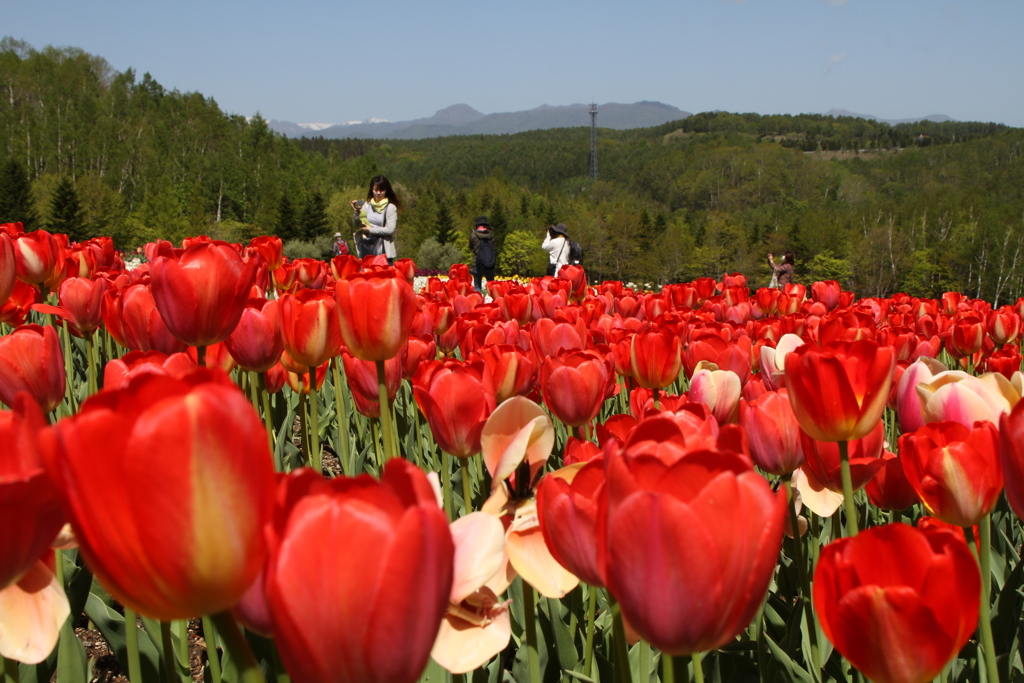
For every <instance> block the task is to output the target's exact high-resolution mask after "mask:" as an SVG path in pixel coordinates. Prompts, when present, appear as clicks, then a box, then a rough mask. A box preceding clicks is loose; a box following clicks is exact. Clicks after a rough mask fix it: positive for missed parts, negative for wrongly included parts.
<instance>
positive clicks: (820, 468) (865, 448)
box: [800, 420, 885, 493]
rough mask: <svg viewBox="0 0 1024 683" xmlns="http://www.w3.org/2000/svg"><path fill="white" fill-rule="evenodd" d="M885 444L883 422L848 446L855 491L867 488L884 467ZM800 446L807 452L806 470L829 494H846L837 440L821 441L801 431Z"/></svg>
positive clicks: (879, 422)
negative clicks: (833, 492)
mask: <svg viewBox="0 0 1024 683" xmlns="http://www.w3.org/2000/svg"><path fill="white" fill-rule="evenodd" d="M884 442H885V429H884V427H883V425H882V422H881V420H879V421H878V422H876V423H875V428H874V429H872V430H871V431H870V432H868V434H867V436H865V437H864V438H862V439H854V440H853V441H850V442H849V443H848V445H847V448H848V452H849V460H850V479H851V484H852V486H853V490H854V491H857V490H859V489H862V488H864V485H865V484H867V483H868V482H869V481H871V479H872V478H873V477H874V476H875V474H877V473H878V470H880V469H881V468H882V465H883V464H884V463H883V461H882V459H881V458H882V447H883V445H884ZM800 444H801V446H802V447H803V449H804V456H805V457H806V458H807V461H806V462H805V463H804V469H805V470H810V472H811V473H812V474H813V475H814V477H815V478H816V479H817V480H818V481H819V482H820V483H821V484H822V486H824V487H825V488H827V489H829V490H830V491H835V492H836V493H842V492H843V481H842V476H841V472H840V464H839V445H838V444H837V443H835V442H834V441H818V440H817V439H813V438H811V437H810V436H809V435H808V434H807V433H806V432H800Z"/></svg>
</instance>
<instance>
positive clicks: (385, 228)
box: [352, 175, 398, 265]
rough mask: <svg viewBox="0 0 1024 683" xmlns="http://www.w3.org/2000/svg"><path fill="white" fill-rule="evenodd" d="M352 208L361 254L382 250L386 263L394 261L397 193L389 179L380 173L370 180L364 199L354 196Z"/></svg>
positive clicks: (391, 263)
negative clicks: (357, 226)
mask: <svg viewBox="0 0 1024 683" xmlns="http://www.w3.org/2000/svg"><path fill="white" fill-rule="evenodd" d="M352 209H353V210H354V211H355V212H356V213H357V214H358V215H359V221H360V222H361V223H362V227H361V228H360V229H359V236H360V237H362V244H361V245H359V246H360V247H361V248H360V254H359V255H360V256H366V255H369V254H384V255H385V256H387V257H388V264H389V265H394V263H395V257H396V256H398V250H397V249H395V229H396V228H397V227H398V197H397V196H396V195H395V191H394V190H393V189H392V188H391V183H390V182H388V179H387V178H385V177H384V176H382V175H378V176H374V177H373V179H372V180H370V191H369V192H367V193H366V201H365V202H363V204H362V206H360V205H359V202H358V201H357V200H355V199H353V200H352Z"/></svg>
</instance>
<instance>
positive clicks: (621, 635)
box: [608, 594, 633, 683]
mask: <svg viewBox="0 0 1024 683" xmlns="http://www.w3.org/2000/svg"><path fill="white" fill-rule="evenodd" d="M608 599H609V600H611V603H612V642H613V644H614V648H615V651H614V656H613V662H614V665H615V673H616V676H617V677H618V679H619V680H620V681H622V683H633V674H632V672H631V671H630V670H629V645H628V643H626V627H625V626H624V625H623V623H622V610H621V608H620V607H619V603H618V601H616V600H615V598H613V597H612V596H611V594H609V595H608Z"/></svg>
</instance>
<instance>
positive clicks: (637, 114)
mask: <svg viewBox="0 0 1024 683" xmlns="http://www.w3.org/2000/svg"><path fill="white" fill-rule="evenodd" d="M825 115H826V116H852V117H859V118H863V119H871V120H874V121H881V122H883V123H888V124H890V125H896V124H898V123H916V122H917V121H935V122H937V123H941V122H943V121H952V119H951V118H950V117H948V116H944V115H942V114H932V115H930V116H921V117H918V118H913V119H881V118H878V117H877V116H874V115H873V114H856V113H854V112H851V111H847V110H846V109H830V110H828V111H827V112H825ZM689 116H692V114H690V112H688V111H683V110H682V109H678V108H677V107H673V106H671V105H668V104H662V103H661V102H646V101H645V102H634V103H633V104H618V103H616V102H609V103H607V104H600V105H598V107H597V125H598V126H600V127H601V128H614V129H618V130H624V129H627V128H649V127H651V126H660V125H661V124H663V123H668V122H669V121H679V120H681V119H685V118H687V117H689ZM269 125H270V128H271V129H272V130H275V131H277V132H278V133H282V134H284V135H287V136H288V137H291V138H298V137H317V136H323V137H325V138H329V139H330V138H334V139H339V138H376V139H384V138H400V139H407V140H408V139H420V138H437V137H444V136H447V135H510V134H512V133H522V132H523V131H527V130H543V129H547V128H574V127H577V126H589V125H590V105H587V104H570V105H567V106H558V107H552V106H549V105H546V104H542V105H541V106H539V107H537V108H536V109H528V110H526V111H516V112H505V113H499V114H481V113H480V112H478V111H477V110H476V109H473V107H471V106H469V105H468V104H453V105H452V106H450V107H446V108H444V109H441V110H439V111H438V112H437V113H435V114H434V115H433V116H430V117H427V118H423V119H414V120H412V121H388V120H386V119H379V118H372V119H368V120H366V121H348V122H346V123H292V122H291V121H277V120H274V119H271V120H270V121H269Z"/></svg>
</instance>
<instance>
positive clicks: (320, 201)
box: [299, 190, 329, 240]
mask: <svg viewBox="0 0 1024 683" xmlns="http://www.w3.org/2000/svg"><path fill="white" fill-rule="evenodd" d="M299 225H300V232H301V234H302V237H303V238H304V239H306V240H315V239H317V238H318V237H321V236H323V235H327V234H328V228H329V223H328V220H327V202H326V201H325V200H324V196H323V195H322V194H320V192H319V191H316V190H314V191H313V192H312V193H311V194H310V195H309V197H308V198H307V199H306V206H305V208H304V209H303V210H302V219H301V220H300V221H299Z"/></svg>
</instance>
